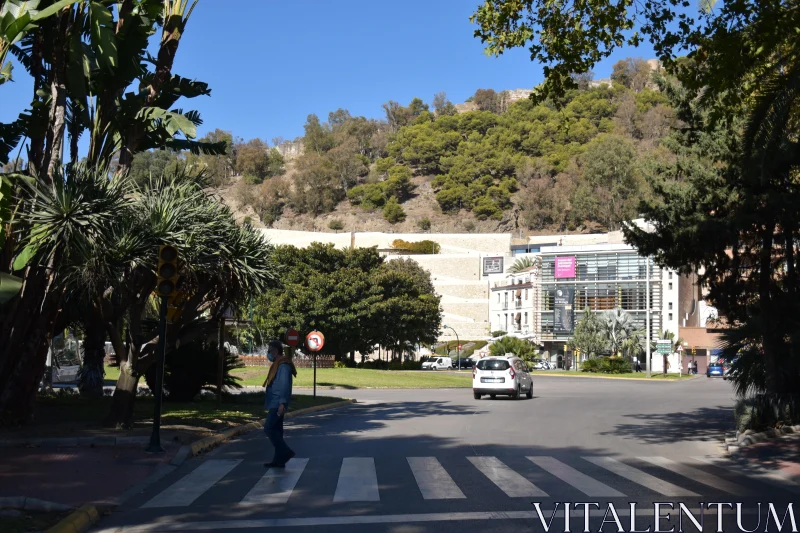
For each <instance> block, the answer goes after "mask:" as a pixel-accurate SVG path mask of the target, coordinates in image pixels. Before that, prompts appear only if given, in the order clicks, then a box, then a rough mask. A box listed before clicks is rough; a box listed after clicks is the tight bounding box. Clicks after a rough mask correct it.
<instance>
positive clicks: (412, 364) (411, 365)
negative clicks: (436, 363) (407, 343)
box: [403, 361, 422, 370]
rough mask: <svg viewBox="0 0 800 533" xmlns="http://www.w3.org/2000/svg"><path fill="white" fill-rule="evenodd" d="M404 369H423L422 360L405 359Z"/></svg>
mask: <svg viewBox="0 0 800 533" xmlns="http://www.w3.org/2000/svg"><path fill="white" fill-rule="evenodd" d="M403 370H422V361H403Z"/></svg>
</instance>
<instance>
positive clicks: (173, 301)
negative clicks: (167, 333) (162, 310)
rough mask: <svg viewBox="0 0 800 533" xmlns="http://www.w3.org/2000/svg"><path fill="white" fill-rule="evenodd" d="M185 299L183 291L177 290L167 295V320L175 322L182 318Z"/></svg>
mask: <svg viewBox="0 0 800 533" xmlns="http://www.w3.org/2000/svg"><path fill="white" fill-rule="evenodd" d="M179 283H180V282H179ZM185 299H186V296H185V295H184V294H183V293H182V292H181V291H175V292H173V293H172V294H170V295H169V296H168V297H167V322H169V323H170V324H173V323H174V322H175V321H176V320H178V319H179V318H180V316H181V313H182V312H183V304H184V301H185Z"/></svg>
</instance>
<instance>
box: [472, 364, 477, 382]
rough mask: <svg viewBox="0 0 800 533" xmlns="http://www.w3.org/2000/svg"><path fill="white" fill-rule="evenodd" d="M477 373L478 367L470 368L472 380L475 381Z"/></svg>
mask: <svg viewBox="0 0 800 533" xmlns="http://www.w3.org/2000/svg"><path fill="white" fill-rule="evenodd" d="M477 373H478V367H477V366H473V367H472V379H475V374H477Z"/></svg>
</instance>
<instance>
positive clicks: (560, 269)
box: [555, 255, 576, 279]
mask: <svg viewBox="0 0 800 533" xmlns="http://www.w3.org/2000/svg"><path fill="white" fill-rule="evenodd" d="M575 263H576V261H575V256H574V255H571V256H562V257H556V269H555V270H556V272H555V278H556V279H564V278H574V277H575Z"/></svg>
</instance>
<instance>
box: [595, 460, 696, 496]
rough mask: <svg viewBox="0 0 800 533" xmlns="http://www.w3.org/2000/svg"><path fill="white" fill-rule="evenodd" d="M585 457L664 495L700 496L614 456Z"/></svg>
mask: <svg viewBox="0 0 800 533" xmlns="http://www.w3.org/2000/svg"><path fill="white" fill-rule="evenodd" d="M584 459H586V460H587V461H589V462H590V463H594V464H596V465H597V466H602V467H603V468H605V469H606V470H609V471H611V472H613V473H614V474H616V475H618V476H620V477H624V478H625V479H628V480H630V481H633V482H634V483H638V484H639V485H642V486H643V487H647V488H648V489H650V490H652V491H655V492H658V493H659V494H662V495H664V496H699V495H698V494H697V493H694V492H692V491H690V490H688V489H684V488H682V487H679V486H677V485H673V484H672V483H669V482H667V481H664V480H663V479H658V478H657V477H655V476H651V475H650V474H648V473H647V472H642V471H641V470H639V469H638V468H634V467H632V466H629V465H626V464H625V463H622V462H620V461H618V460H616V459H614V458H612V457H584Z"/></svg>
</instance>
